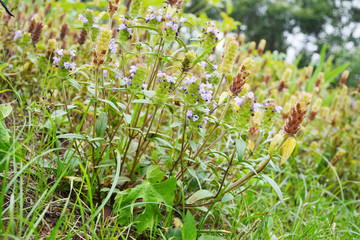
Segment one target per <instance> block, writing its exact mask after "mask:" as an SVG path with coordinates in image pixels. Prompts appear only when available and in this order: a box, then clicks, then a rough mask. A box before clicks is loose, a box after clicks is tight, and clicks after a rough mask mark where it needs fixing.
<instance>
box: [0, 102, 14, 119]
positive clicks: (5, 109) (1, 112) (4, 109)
mask: <svg viewBox="0 0 360 240" xmlns="http://www.w3.org/2000/svg"><path fill="white" fill-rule="evenodd" d="M11 112H12V107H11V105H10V103H7V104H2V105H0V120H3V119H4V118H6V117H7V116H9V115H10V113H11Z"/></svg>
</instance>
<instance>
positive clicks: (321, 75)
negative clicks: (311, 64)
mask: <svg viewBox="0 0 360 240" xmlns="http://www.w3.org/2000/svg"><path fill="white" fill-rule="evenodd" d="M323 82H324V73H323V72H320V73H319V75H318V76H317V78H316V82H315V87H321V85H322V84H323Z"/></svg>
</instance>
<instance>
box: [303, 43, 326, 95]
mask: <svg viewBox="0 0 360 240" xmlns="http://www.w3.org/2000/svg"><path fill="white" fill-rule="evenodd" d="M326 49H327V44H324V45H323V46H322V48H321V52H320V60H319V64H318V66H317V67H316V70H315V72H314V74H313V75H312V76H311V78H310V79H309V80H308V82H307V83H306V87H305V90H306V91H307V92H310V91H311V89H312V87H313V86H314V84H315V82H316V79H317V77H318V75H319V73H320V72H321V71H322V69H323V65H324V62H325V55H326Z"/></svg>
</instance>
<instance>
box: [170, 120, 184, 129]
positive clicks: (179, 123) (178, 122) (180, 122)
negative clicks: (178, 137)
mask: <svg viewBox="0 0 360 240" xmlns="http://www.w3.org/2000/svg"><path fill="white" fill-rule="evenodd" d="M181 125H182V121H175V122H173V123H172V124H171V125H170V128H175V127H179V126H181Z"/></svg>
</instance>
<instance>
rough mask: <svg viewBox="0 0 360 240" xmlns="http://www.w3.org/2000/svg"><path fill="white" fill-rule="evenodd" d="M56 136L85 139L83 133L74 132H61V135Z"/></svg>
mask: <svg viewBox="0 0 360 240" xmlns="http://www.w3.org/2000/svg"><path fill="white" fill-rule="evenodd" d="M58 138H75V139H86V138H85V137H84V136H83V135H80V134H75V133H67V134H61V135H59V136H58Z"/></svg>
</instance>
